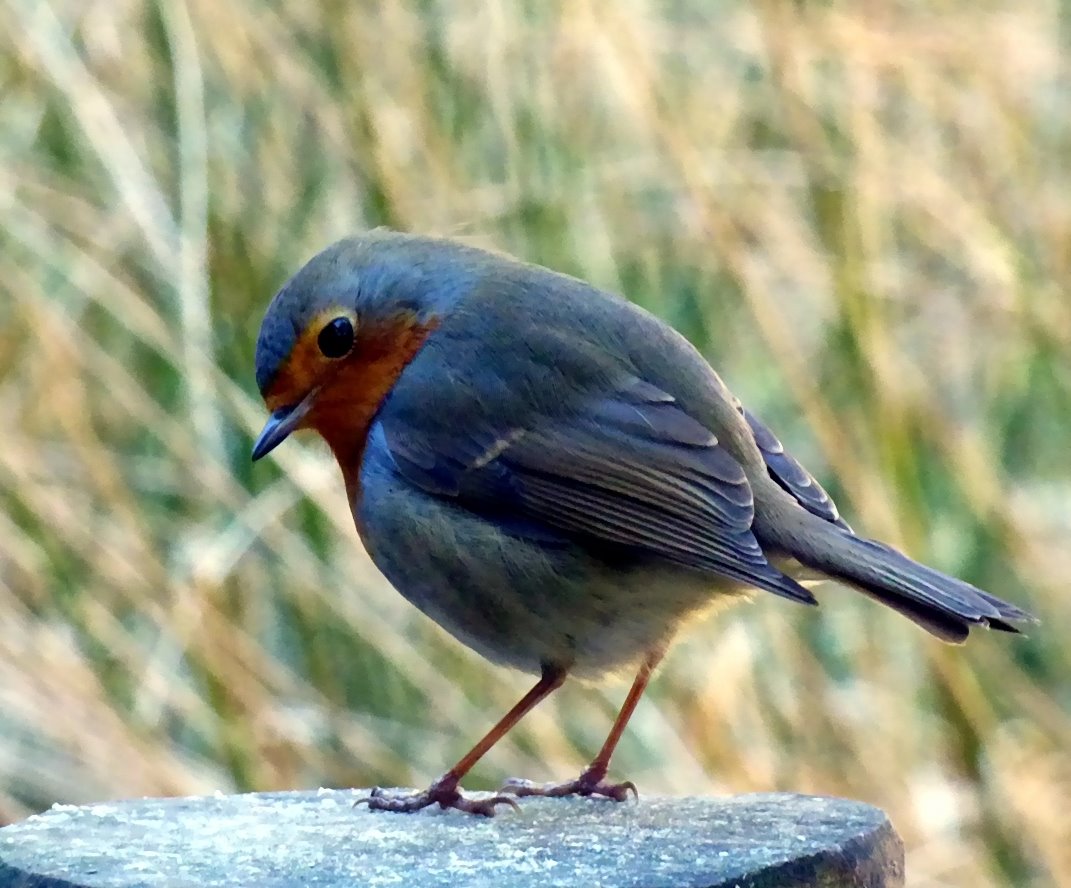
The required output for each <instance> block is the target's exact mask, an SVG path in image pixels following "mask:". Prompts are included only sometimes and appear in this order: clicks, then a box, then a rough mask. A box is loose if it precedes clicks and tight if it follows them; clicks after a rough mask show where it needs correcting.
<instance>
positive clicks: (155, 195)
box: [0, 0, 1071, 886]
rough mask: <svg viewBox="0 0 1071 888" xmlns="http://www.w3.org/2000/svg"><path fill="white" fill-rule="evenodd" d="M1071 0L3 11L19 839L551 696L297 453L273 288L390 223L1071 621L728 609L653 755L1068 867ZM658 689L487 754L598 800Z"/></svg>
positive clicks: (8, 628)
mask: <svg viewBox="0 0 1071 888" xmlns="http://www.w3.org/2000/svg"><path fill="white" fill-rule="evenodd" d="M1069 47H1071V6H1069V5H1068V4H1067V3H1060V2H1044V0H1039V2H1033V3H1018V2H1012V0H1004V2H1001V0H994V2H984V0H983V2H980V3H970V4H967V3H959V4H957V3H938V2H907V0H904V2H890V3H867V4H864V3H855V4H842V3H833V2H830V3H803V2H800V3H788V2H785V0H768V2H758V3H744V2H726V3H719V4H711V3H707V2H704V0H677V2H665V3H654V2H641V0H626V2H597V0H579V2H568V3H566V2H561V3H546V4H541V3H520V2H517V3H510V2H503V0H488V2H480V3H476V2H468V3H450V2H445V0H442V2H435V0H423V2H409V3H406V2H401V0H381V2H326V3H322V4H300V3H286V2H282V0H279V2H252V0H234V2H229V3H217V2H210V0H188V2H185V3H183V2H164V0H161V2H148V0H88V2H87V0H51V2H45V0H0V428H2V430H3V439H2V441H0V819H3V820H6V821H10V820H13V819H17V818H21V817H23V816H25V815H27V814H29V813H32V812H35V811H38V810H41V809H43V808H46V807H48V806H49V805H51V804H52V803H54V802H88V801H93V800H101V799H108V798H114V797H121V796H139V795H145V794H152V795H157V794H194V793H205V792H210V791H213V790H217V789H218V790H222V791H224V792H232V791H246V790H268V789H281V788H311V787H317V786H321V785H325V786H351V785H356V786H368V785H370V784H383V785H397V784H401V785H414V786H422V785H424V784H426V783H427V781H428V780H429V779H430V778H432V777H433V776H435V775H437V774H439V773H440V772H442V771H443V770H444V769H445V768H446V767H447V766H448V765H449V764H451V763H452V762H453V761H454V760H455V759H456V758H457V757H458V756H460V755H461V754H462V753H463V752H464V751H466V750H467V749H468V747H469V746H470V744H471V743H472V742H473V741H474V740H475V739H476V738H477V737H478V736H479V735H480V734H482V732H483V731H484V730H485V728H486V727H488V726H489V725H490V724H491V723H492V722H493V721H494V720H495V719H497V718H498V717H499V716H500V715H501V714H502V713H503V712H504V711H505V710H506V708H507V707H508V706H510V705H511V704H512V703H513V702H514V701H515V700H516V699H517V698H518V697H519V696H520V695H521V693H523V692H524V691H525V690H526V689H527V688H528V686H529V685H530V683H531V679H530V678H529V677H527V676H523V675H519V674H515V673H511V672H508V671H506V670H503V669H500V668H497V667H494V666H491V665H489V664H488V663H486V662H484V661H482V660H480V659H479V658H478V657H477V656H476V655H474V654H472V653H470V652H469V651H467V650H464V649H462V648H461V647H460V646H459V645H458V644H456V643H455V642H454V641H452V640H451V639H450V638H448V637H447V636H446V635H445V634H444V633H443V632H442V631H440V630H439V629H438V628H437V627H436V626H435V625H433V624H432V623H431V622H430V621H429V620H427V619H426V618H424V617H423V616H421V615H420V614H418V613H417V611H416V610H415V609H413V608H412V607H410V606H409V605H408V604H407V603H406V602H405V601H404V600H403V599H402V598H401V597H400V596H399V595H397V594H396V593H395V592H393V591H392V590H391V589H390V588H389V587H388V586H387V584H386V583H385V581H384V580H383V579H382V578H381V577H380V576H379V575H378V574H377V572H376V571H375V569H374V568H373V567H372V566H371V565H370V563H369V562H368V560H367V558H366V556H365V555H364V553H363V552H362V550H361V548H360V545H359V544H358V542H357V539H356V535H355V533H354V531H353V527H352V523H351V519H350V516H349V513H348V510H347V507H346V503H345V499H344V494H343V490H342V485H341V483H340V482H339V478H338V477H337V469H336V468H335V466H334V465H333V463H332V462H331V460H330V457H329V454H328V453H327V451H326V449H325V448H324V447H323V446H321V445H320V444H319V443H318V442H317V441H314V440H309V439H304V440H301V441H299V442H296V443H290V444H288V445H287V446H286V447H283V448H281V449H280V450H278V451H276V453H275V454H273V457H272V458H271V459H269V460H265V461H264V462H263V463H260V464H257V465H256V466H255V467H254V466H253V465H251V464H250V462H249V450H250V445H251V441H252V437H253V435H254V434H255V433H256V431H258V430H259V428H260V426H261V424H262V422H263V420H264V411H263V407H262V405H261V403H260V401H259V398H258V396H257V393H256V389H255V386H254V383H253V378H252V360H253V356H252V352H253V342H254V338H255V335H256V331H257V328H258V325H259V322H260V318H261V315H262V313H263V310H264V308H265V306H266V304H267V301H268V299H269V297H270V296H271V295H272V293H273V292H274V291H275V289H276V288H277V287H278V286H279V285H280V284H281V283H282V282H283V281H284V280H285V278H286V277H287V276H288V275H289V274H291V273H292V272H293V271H295V270H296V269H297V268H298V267H299V266H300V265H301V264H302V263H303V262H304V261H305V260H306V259H307V258H309V257H310V256H311V255H312V254H313V253H314V252H316V251H318V250H319V249H321V248H322V247H323V246H325V245H326V244H328V243H329V242H331V241H332V240H334V239H335V238H338V237H340V236H342V235H344V234H346V233H349V232H352V231H355V230H358V229H363V228H367V227H370V226H376V225H389V226H393V227H397V228H402V229H407V230H412V231H420V232H429V233H438V234H448V235H452V236H456V237H462V238H465V239H468V240H470V241H472V242H475V243H478V244H485V245H489V246H493V247H496V248H499V249H503V250H507V251H510V252H512V253H515V254H517V255H519V256H521V257H523V258H525V259H527V260H531V261H535V262H540V263H543V264H547V265H550V266H552V267H554V268H557V269H560V270H563V271H566V272H570V273H572V274H575V275H578V276H581V277H584V278H587V279H589V280H592V281H593V282H595V283H597V284H599V285H602V286H604V287H608V288H612V289H614V290H618V291H621V292H624V293H626V294H627V295H628V296H629V297H630V298H632V299H634V300H636V301H637V302H639V303H641V304H643V305H645V306H647V307H648V308H650V309H651V310H652V311H654V312H656V313H658V314H659V315H660V316H661V317H663V318H664V319H666V320H667V321H669V322H671V323H672V324H674V325H676V326H677V327H678V328H680V329H681V330H682V331H683V332H685V333H686V334H687V335H688V336H689V337H691V338H692V339H693V340H694V341H695V342H696V343H697V344H698V345H699V347H700V348H701V349H702V350H703V352H704V353H705V354H706V355H707V356H708V357H709V358H710V360H711V361H712V363H713V364H714V365H715V366H716V367H717V368H718V370H719V371H720V372H721V373H722V375H723V376H724V377H725V379H726V380H727V381H728V383H729V384H730V386H731V387H732V388H733V389H734V390H735V391H736V393H737V394H738V395H740V396H741V397H742V398H743V400H744V401H745V402H746V403H748V404H749V405H750V406H751V408H752V409H753V410H754V411H755V412H756V413H757V414H759V415H760V416H762V417H763V418H764V419H765V421H766V422H767V423H769V424H770V425H771V426H772V427H773V428H774V429H775V430H776V431H777V433H778V434H779V435H780V436H781V437H782V439H784V440H785V442H786V443H787V444H788V446H790V447H791V449H792V450H793V451H794V452H795V453H796V454H797V455H798V456H799V457H800V459H801V460H802V461H803V462H804V463H805V464H806V465H808V466H809V467H810V468H811V469H812V471H814V472H815V473H816V474H817V475H818V477H819V478H820V479H821V481H822V483H823V484H825V485H826V486H827V488H828V489H829V490H830V492H831V493H832V494H833V495H834V497H835V498H836V499H837V500H838V502H839V503H840V505H841V508H842V511H843V512H844V513H845V515H846V517H847V519H848V520H849V521H850V522H851V523H852V524H853V525H855V526H856V527H857V528H862V529H865V530H866V531H867V532H868V533H870V534H872V535H875V536H878V537H880V538H883V539H886V540H888V541H889V542H892V543H895V544H896V545H899V546H902V547H904V548H906V549H907V550H908V551H910V552H911V553H912V554H913V555H915V556H916V557H918V558H921V559H923V560H925V561H928V562H930V563H932V564H934V565H936V566H939V567H940V568H942V569H944V570H946V571H949V572H952V573H955V574H957V575H959V576H962V577H964V578H966V579H968V580H970V581H972V582H974V583H976V584H978V585H981V586H983V587H985V588H988V589H990V590H992V591H993V592H995V593H997V594H999V595H1001V596H1003V597H1006V598H1008V599H1010V600H1012V601H1014V602H1016V603H1018V604H1021V605H1024V606H1026V607H1027V608H1029V609H1031V610H1033V611H1034V612H1036V613H1037V614H1038V615H1039V616H1040V617H1041V618H1042V620H1043V623H1042V625H1041V626H1040V627H1038V628H1036V629H1034V630H1033V631H1032V633H1031V634H1032V637H1031V638H1029V639H1025V640H1024V639H1017V638H1009V637H1005V636H999V637H998V636H994V635H990V634H987V633H985V632H980V633H976V634H975V635H973V636H972V638H971V643H970V644H969V645H968V646H967V647H966V648H962V649H959V648H949V647H945V646H942V645H941V644H939V643H938V642H936V641H934V640H933V639H931V638H930V637H929V636H927V635H926V634H924V633H923V632H921V631H920V630H918V629H917V628H915V627H914V626H912V625H911V624H909V623H908V622H907V621H906V620H904V619H902V618H900V617H898V616H897V615H896V614H894V613H892V612H890V611H887V610H885V609H883V608H880V607H878V606H877V605H874V604H872V603H870V602H868V601H867V600H864V599H863V598H862V597H861V596H857V595H855V594H852V593H850V592H846V591H845V590H843V589H840V588H838V587H835V586H829V587H826V588H825V589H824V590H822V591H821V593H820V594H821V598H822V600H823V607H822V608H820V609H816V610H810V609H804V608H797V607H793V606H791V605H789V604H787V603H786V602H784V601H781V600H778V599H775V598H774V597H773V596H765V597H763V598H762V599H761V600H759V601H757V602H756V603H755V604H754V605H751V606H748V607H739V608H737V609H736V610H734V611H732V612H730V613H728V614H724V615H722V616H721V617H720V618H718V619H715V620H712V621H709V622H706V623H703V624H700V625H698V626H695V627H692V628H691V629H690V630H689V631H688V632H686V633H685V634H684V635H683V636H682V638H681V640H680V643H679V644H678V645H677V647H676V648H675V649H674V651H673V653H672V654H671V656H670V657H669V659H668V660H667V661H666V663H665V666H664V668H663V669H662V670H661V671H660V673H659V675H658V677H657V679H656V681H655V682H654V684H653V686H652V688H651V690H650V693H649V694H648V695H647V697H646V698H645V700H644V702H643V703H642V704H641V705H640V708H639V710H638V712H637V714H636V717H635V718H634V719H633V721H632V725H631V728H630V730H629V732H628V733H627V735H626V736H625V739H624V741H623V742H622V744H621V746H620V748H619V752H618V754H617V757H616V759H615V762H614V768H613V772H612V775H613V776H616V777H618V778H626V777H627V778H629V779H632V780H634V781H636V783H637V784H638V785H639V787H640V790H641V792H643V793H649V794H654V793H708V794H713V793H728V792H733V793H739V792H749V791H767V790H789V791H799V792H812V793H826V794H835V795H845V796H851V797H854V798H858V799H863V800H866V801H868V802H872V803H874V804H876V805H880V806H881V807H883V808H884V809H885V810H886V811H888V813H889V814H890V816H891V817H892V820H893V822H894V824H895V825H896V827H897V829H898V830H899V831H900V833H901V834H902V836H903V837H904V840H905V842H906V844H907V853H908V867H909V877H910V884H911V885H913V886H946V885H947V886H960V885H970V886H1003V885H1016V886H1020V885H1025V886H1035V885H1037V886H1041V885H1071V804H1069V799H1071V648H1069V646H1068V645H1067V644H1066V627H1067V625H1068V622H1069V620H1071V596H1069V593H1068V590H1067V580H1068V578H1069V577H1071V544H1069V543H1071V469H1069V455H1068V445H1069V439H1071V295H1069V286H1071V163H1069V162H1068V161H1069V158H1071V79H1069V78H1071V61H1069V53H1068V49H1069ZM625 689H626V687H625V686H624V685H610V686H607V687H585V686H582V685H579V684H570V685H568V686H567V687H566V688H564V689H563V690H562V691H561V692H559V693H558V694H557V695H556V697H555V698H553V699H552V700H551V701H549V702H548V703H546V704H544V705H543V706H542V707H540V709H539V710H537V711H536V712H535V713H534V714H533V715H532V716H531V717H530V718H529V719H527V720H526V721H525V722H524V723H523V725H522V727H521V728H520V729H518V730H516V731H514V732H513V733H512V734H511V735H510V736H509V738H508V739H507V740H506V741H505V742H503V743H502V744H500V745H499V746H498V747H496V748H495V749H494V751H493V752H492V753H491V754H490V755H489V756H488V757H487V759H486V760H485V761H484V762H482V763H481V764H480V765H479V767H478V768H477V769H476V770H475V771H474V772H473V774H472V775H471V778H470V779H469V780H468V781H467V785H468V786H469V787H470V788H473V789H487V788H494V787H496V786H497V785H498V782H499V781H500V780H501V779H502V778H503V777H506V776H525V777H529V778H534V779H539V780H550V779H554V778H559V779H564V778H567V777H571V776H574V775H575V774H576V773H577V772H578V770H579V769H580V768H581V767H582V766H583V765H584V764H585V763H586V762H587V761H588V759H589V758H590V756H591V755H592V753H593V752H594V751H595V750H596V749H597V748H598V746H599V744H600V743H601V741H602V739H603V737H604V736H605V734H606V731H607V730H608V728H609V725H610V721H611V719H612V716H613V713H614V711H615V709H616V707H617V705H618V704H619V703H620V701H621V700H622V698H623V696H624V692H625Z"/></svg>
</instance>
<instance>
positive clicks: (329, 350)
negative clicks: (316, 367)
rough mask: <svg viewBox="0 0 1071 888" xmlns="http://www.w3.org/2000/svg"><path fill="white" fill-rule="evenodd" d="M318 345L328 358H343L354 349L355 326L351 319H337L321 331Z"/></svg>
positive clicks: (317, 339) (317, 340)
mask: <svg viewBox="0 0 1071 888" xmlns="http://www.w3.org/2000/svg"><path fill="white" fill-rule="evenodd" d="M316 344H317V345H318V346H320V351H321V352H323V355H324V357H327V358H341V357H343V356H344V355H348V354H349V352H350V349H351V348H353V324H351V323H350V319H349V318H335V319H334V320H333V321H332V322H331V323H330V324H328V325H327V326H326V327H324V328H323V329H322V330H321V331H320V335H319V336H317V337H316Z"/></svg>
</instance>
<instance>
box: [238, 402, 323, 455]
mask: <svg viewBox="0 0 1071 888" xmlns="http://www.w3.org/2000/svg"><path fill="white" fill-rule="evenodd" d="M319 393H320V390H319V389H318V388H315V389H313V390H312V391H311V392H309V393H308V394H307V395H305V397H304V398H302V399H301V400H300V401H299V402H298V403H297V404H294V405H293V406H290V407H280V408H279V409H278V410H276V411H275V412H274V413H273V414H272V415H271V416H269V417H268V421H267V422H266V423H264V429H263V431H261V433H260V437H258V438H257V443H256V444H254V445H253V462H256V461H257V460H258V459H260V458H261V457H262V456H267V455H268V454H269V453H271V452H272V451H273V450H274V449H275V448H276V447H278V446H279V445H280V444H282V443H283V441H285V440H286V439H287V438H288V437H289V436H290V433H291V432H292V431H294V430H295V429H297V428H298V426H300V425H301V421H302V420H303V419H304V418H305V416H306V414H307V413H308V412H309V411H310V410H311V409H312V405H313V402H314V401H315V400H316V396H317V395H318V394H319Z"/></svg>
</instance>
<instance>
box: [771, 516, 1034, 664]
mask: <svg viewBox="0 0 1071 888" xmlns="http://www.w3.org/2000/svg"><path fill="white" fill-rule="evenodd" d="M793 512H794V514H793V515H792V520H791V521H790V522H789V524H790V525H791V526H790V527H788V528H786V527H785V526H784V525H783V524H782V525H781V526H780V527H778V528H777V529H776V531H774V532H773V533H772V534H770V535H772V536H773V537H775V539H774V540H771V542H773V543H774V545H776V546H777V548H779V549H781V550H782V551H785V552H786V553H787V554H789V555H791V556H792V557H794V558H795V559H796V560H797V561H799V562H800V563H802V564H804V565H806V566H807V567H810V568H813V569H815V570H818V571H820V572H821V573H823V574H825V575H826V576H829V577H831V578H833V579H837V580H841V581H842V582H845V583H847V584H848V585H850V586H853V587H854V588H856V589H858V590H859V591H860V592H862V593H863V594H865V595H868V596H870V597H871V598H874V599H876V600H877V601H880V602H881V603H882V604H885V605H888V606H889V607H891V608H893V609H894V610H897V611H899V612H900V613H901V614H903V615H904V616H905V617H907V618H908V619H910V620H913V621H914V622H915V623H917V624H918V625H920V626H921V627H922V628H923V629H926V630H927V631H928V632H931V633H933V634H934V635H936V636H937V637H938V638H940V639H942V640H943V641H947V642H950V643H952V644H962V643H963V642H964V641H966V639H967V636H968V635H969V634H970V629H971V627H972V626H983V627H988V628H989V629H997V630H1000V631H1001V632H1019V631H1020V630H1019V628H1018V627H1017V626H1016V625H1015V624H1016V623H1032V622H1037V620H1036V618H1035V617H1033V616H1032V615H1030V614H1029V613H1027V612H1026V611H1024V610H1022V609H1020V608H1018V607H1016V606H1015V605H1014V604H1009V603H1008V602H1006V601H1002V600H1001V599H999V598H997V597H996V596H993V595H990V594H989V593H988V592H985V591H983V590H982V589H979V588H977V587H975V586H972V585H971V584H970V583H966V582H964V581H963V580H957V579H956V578H955V577H950V576H948V575H947V574H943V573H941V572H940V571H938V570H934V569H933V568H932V567H927V566H926V565H925V564H919V563H918V562H917V561H912V560H911V559H910V558H908V557H907V556H906V555H904V554H903V553H901V552H898V551H897V550H896V549H894V548H892V547H891V546H887V545H885V544H884V543H879V542H877V541H876V540H869V539H865V538H863V537H859V536H856V535H855V534H854V533H852V532H851V531H849V530H847V529H845V528H843V527H840V526H838V525H836V524H832V523H830V522H828V521H824V520H822V519H821V518H818V517H816V516H814V515H811V514H810V513H808V512H805V511H804V510H803V509H799V510H793ZM779 524H780V522H779ZM765 535H766V534H764V536H765Z"/></svg>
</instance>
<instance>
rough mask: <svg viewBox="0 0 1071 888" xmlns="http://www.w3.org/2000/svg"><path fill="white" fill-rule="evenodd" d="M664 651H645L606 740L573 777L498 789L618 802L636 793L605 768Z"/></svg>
mask: <svg viewBox="0 0 1071 888" xmlns="http://www.w3.org/2000/svg"><path fill="white" fill-rule="evenodd" d="M664 653H665V651H661V650H658V651H652V652H651V653H650V654H648V655H647V658H646V659H645V660H644V661H643V665H642V666H640V671H639V672H638V673H637V674H636V679H635V681H633V682H632V687H631V688H630V689H629V692H628V696H627V697H626V698H625V702H624V704H623V705H622V706H621V711H620V712H618V714H617V718H616V719H614V725H613V727H612V728H610V734H609V736H607V738H606V742H605V743H603V745H602V749H600V750H599V754H598V755H597V756H595V758H594V759H593V760H592V762H591V764H590V765H588V766H587V767H586V768H585V769H584V771H583V773H582V774H581V775H580V776H579V777H578V778H577V779H576V780H568V781H566V782H565V783H545V784H539V783H532V782H531V781H530V780H516V779H514V780H507V781H506V783H505V785H503V787H502V790H501V791H502V792H508V793H511V794H513V795H516V796H551V797H554V798H558V797H560V796H567V795H581V796H591V795H598V796H605V797H606V798H610V799H614V800H615V801H618V802H623V801H624V800H625V799H626V798H628V794H629V793H630V792H631V793H632V794H633V795H636V785H635V784H634V783H632V781H630V780H627V781H625V782H624V783H606V782H605V780H606V772H607V771H608V770H609V768H610V757H611V756H612V755H613V754H614V750H615V749H616V748H617V744H618V741H619V740H620V739H621V735H622V734H623V733H624V732H625V726H626V725H627V724H628V720H629V719H630V718H631V717H632V713H633V712H634V711H635V709H636V704H637V703H639V702H640V697H642V696H643V692H644V690H645V689H646V688H647V684H648V682H650V680H651V674H652V673H653V672H654V670H655V667H656V666H657V665H658V662H659V661H660V660H661V659H662V656H663V655H664Z"/></svg>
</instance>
